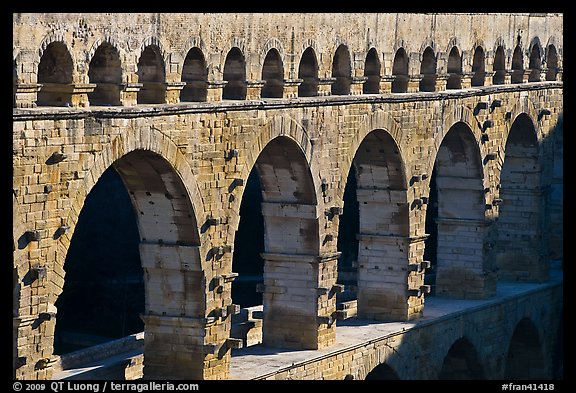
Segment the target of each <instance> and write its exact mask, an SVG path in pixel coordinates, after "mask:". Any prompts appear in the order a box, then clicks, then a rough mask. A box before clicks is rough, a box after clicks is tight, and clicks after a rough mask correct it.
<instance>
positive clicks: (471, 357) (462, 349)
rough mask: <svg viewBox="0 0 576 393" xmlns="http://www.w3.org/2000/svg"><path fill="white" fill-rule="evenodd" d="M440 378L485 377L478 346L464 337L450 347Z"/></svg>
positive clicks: (468, 378) (472, 378) (475, 378)
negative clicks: (475, 346)
mask: <svg viewBox="0 0 576 393" xmlns="http://www.w3.org/2000/svg"><path fill="white" fill-rule="evenodd" d="M438 379H440V380H481V379H485V376H484V370H483V368H482V364H481V363H480V361H479V358H478V353H477V351H476V348H474V346H473V345H472V344H471V343H470V341H468V339H467V338H465V337H463V338H460V339H458V340H456V342H454V344H452V346H451V347H450V349H449V350H448V353H447V354H446V357H444V362H443V363H442V369H441V370H440V373H439V374H438Z"/></svg>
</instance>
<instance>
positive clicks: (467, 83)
mask: <svg viewBox="0 0 576 393" xmlns="http://www.w3.org/2000/svg"><path fill="white" fill-rule="evenodd" d="M473 76H474V73H473V72H465V73H464V74H462V77H461V79H460V87H461V88H462V89H469V88H471V87H472V77H473Z"/></svg>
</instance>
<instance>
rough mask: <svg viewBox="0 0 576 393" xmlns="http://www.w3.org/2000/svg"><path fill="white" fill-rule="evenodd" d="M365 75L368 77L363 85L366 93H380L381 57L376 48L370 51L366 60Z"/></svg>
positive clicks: (363, 90)
mask: <svg viewBox="0 0 576 393" xmlns="http://www.w3.org/2000/svg"><path fill="white" fill-rule="evenodd" d="M364 76H365V77H366V78H367V79H366V82H364V85H363V86H362V92H363V93H364V94H378V93H379V92H380V59H379V58H378V52H377V51H376V49H375V48H372V49H370V50H369V51H368V54H367V55H366V61H365V62H364Z"/></svg>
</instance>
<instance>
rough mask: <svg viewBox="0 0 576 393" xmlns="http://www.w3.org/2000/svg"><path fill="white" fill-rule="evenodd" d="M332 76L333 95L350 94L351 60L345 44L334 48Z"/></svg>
mask: <svg viewBox="0 0 576 393" xmlns="http://www.w3.org/2000/svg"><path fill="white" fill-rule="evenodd" d="M332 77H333V78H336V81H335V82H334V83H333V84H332V94H333V95H348V94H350V86H351V84H352V61H351V59H350V52H349V51H348V47H347V46H346V45H340V46H339V47H338V49H336V53H335V54H334V58H333V59H332Z"/></svg>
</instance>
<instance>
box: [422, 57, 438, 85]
mask: <svg viewBox="0 0 576 393" xmlns="http://www.w3.org/2000/svg"><path fill="white" fill-rule="evenodd" d="M420 74H421V75H422V80H420V91H435V90H436V55H434V50H433V49H432V48H430V47H427V48H426V49H425V50H424V53H423V54H422V63H421V64H420Z"/></svg>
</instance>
